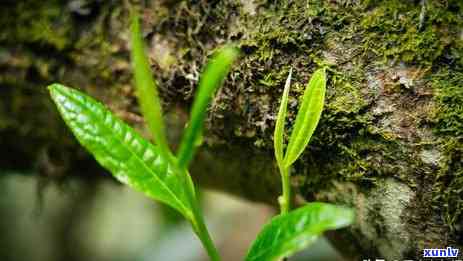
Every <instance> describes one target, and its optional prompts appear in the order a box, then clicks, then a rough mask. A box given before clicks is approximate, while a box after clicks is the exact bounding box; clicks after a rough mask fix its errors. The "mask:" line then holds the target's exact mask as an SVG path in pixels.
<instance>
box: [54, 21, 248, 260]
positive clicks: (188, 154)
mask: <svg viewBox="0 0 463 261" xmlns="http://www.w3.org/2000/svg"><path fill="white" fill-rule="evenodd" d="M131 41H132V62H133V71H134V76H135V77H134V78H135V85H136V90H137V96H138V101H139V103H140V107H141V111H142V114H143V116H144V119H145V120H146V122H147V125H148V129H149V130H150V131H151V133H152V135H153V138H154V142H155V144H152V143H150V142H149V141H147V140H145V139H144V138H142V137H141V136H140V135H139V134H138V133H137V132H136V131H135V130H134V129H132V128H131V127H130V126H128V125H127V124H125V123H124V122H123V121H121V120H120V119H118V118H117V117H116V116H114V115H113V114H112V113H111V112H110V111H109V110H108V109H107V108H106V107H105V106H104V105H102V104H101V103H99V102H98V101H96V100H94V99H93V98H91V97H89V96H87V95H85V94H83V93H81V92H79V91H77V90H75V89H71V88H68V87H65V86H63V85H60V84H52V85H50V86H49V87H48V88H49V90H50V94H51V97H52V99H53V101H54V102H55V104H56V106H57V108H58V110H59V112H60V114H61V116H62V117H63V119H64V121H65V122H66V124H67V125H68V127H69V128H70V129H71V131H72V132H73V133H74V135H75V136H76V138H77V139H78V140H79V142H80V143H81V144H82V145H83V146H84V147H85V148H86V149H87V150H88V151H89V152H90V153H91V154H92V155H93V156H94V157H95V159H96V160H97V161H98V162H99V163H100V164H101V165H102V166H103V167H105V168H106V169H108V170H109V171H110V172H111V173H112V174H113V175H114V177H115V178H116V179H118V180H119V181H120V182H122V183H124V184H127V185H129V186H130V187H133V188H134V189H136V190H139V191H141V192H143V193H144V194H146V195H147V196H149V197H151V198H152V199H155V200H158V201H161V202H163V203H165V204H167V205H169V206H171V207H172V208H174V209H175V210H177V211H178V212H180V213H181V214H182V215H183V216H184V217H185V218H186V219H187V220H188V221H189V222H190V223H191V225H192V227H193V230H194V232H195V233H196V234H197V236H198V238H199V239H200V240H201V242H202V243H203V245H204V247H205V249H206V251H207V253H208V255H209V256H210V259H211V260H213V261H217V260H220V257H219V254H218V252H217V249H216V247H215V246H214V244H213V242H212V239H211V237H210V235H209V232H208V230H207V228H206V225H205V223H204V218H203V215H202V212H201V209H200V207H199V203H198V199H197V195H196V192H195V187H194V185H193V181H192V180H191V177H190V175H189V173H188V170H187V168H188V164H189V162H190V161H191V159H192V158H193V156H194V153H195V149H196V148H195V141H196V140H197V139H198V138H199V137H200V136H201V132H202V128H203V123H204V119H205V116H206V111H207V106H208V104H209V103H210V101H211V99H212V97H213V95H214V93H215V92H216V90H217V89H218V88H219V86H220V85H221V83H222V82H223V80H224V78H225V77H226V75H227V74H228V72H229V71H230V68H231V65H232V64H233V62H234V61H235V60H236V58H237V57H238V55H239V52H238V50H237V49H236V48H234V47H232V46H226V47H223V48H222V49H220V50H218V51H217V52H216V53H215V54H214V55H213V58H212V59H211V61H210V62H209V63H208V64H207V65H206V69H205V70H204V72H203V74H202V76H201V80H200V85H199V89H198V92H197V94H196V98H195V101H194V103H193V108H192V112H191V118H190V122H189V124H188V128H187V129H186V132H185V135H184V137H183V139H182V141H181V146H180V150H179V153H178V157H176V156H174V153H173V152H172V151H171V150H170V148H169V145H168V143H167V138H166V133H165V124H164V119H163V115H162V108H161V101H160V98H159V94H158V90H157V84H156V81H155V79H154V78H153V76H152V73H151V69H150V66H149V62H148V58H147V56H146V54H145V47H144V43H143V39H142V36H141V29H140V24H139V20H138V16H137V15H136V14H135V13H133V14H132V25H131Z"/></svg>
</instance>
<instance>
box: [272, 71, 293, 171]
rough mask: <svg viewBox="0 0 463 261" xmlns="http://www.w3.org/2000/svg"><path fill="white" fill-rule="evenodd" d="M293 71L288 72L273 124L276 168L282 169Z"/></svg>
mask: <svg viewBox="0 0 463 261" xmlns="http://www.w3.org/2000/svg"><path fill="white" fill-rule="evenodd" d="M292 73H293V69H292V68H291V69H290V70H289V74H288V78H287V79H286V83H285V88H284V90H283V96H282V97H281V103H280V108H279V110H278V116H277V121H276V124H275V133H274V134H273V147H274V149H275V158H276V159H277V163H278V166H280V168H282V167H283V156H284V154H283V148H284V129H285V120H286V108H287V106H288V94H289V87H290V85H291V75H292Z"/></svg>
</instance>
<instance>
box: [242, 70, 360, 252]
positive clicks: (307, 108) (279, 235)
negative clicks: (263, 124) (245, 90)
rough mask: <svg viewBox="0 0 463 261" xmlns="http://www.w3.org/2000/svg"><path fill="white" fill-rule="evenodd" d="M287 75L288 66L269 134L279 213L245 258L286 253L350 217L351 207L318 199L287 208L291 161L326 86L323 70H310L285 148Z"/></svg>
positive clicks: (314, 119)
mask: <svg viewBox="0 0 463 261" xmlns="http://www.w3.org/2000/svg"><path fill="white" fill-rule="evenodd" d="M291 75H292V69H290V71H289V75H288V78H287V80H286V84H285V88H284V90H283V97H282V99H281V104H280V108H279V111H278V116H277V121H276V124H275V132H274V137H273V139H274V150H275V158H276V161H277V165H278V169H279V171H280V175H281V184H282V192H283V195H282V196H280V197H279V198H278V202H279V203H280V208H281V214H280V215H278V216H277V217H275V218H273V219H272V220H271V221H270V223H269V224H267V225H266V226H265V227H264V228H263V230H262V232H261V233H260V234H259V235H258V237H257V239H256V240H255V241H254V243H253V245H252V246H251V249H250V250H249V252H248V255H247V258H246V261H257V260H277V259H279V258H283V257H287V256H290V255H292V254H294V253H295V252H297V251H299V250H302V249H304V248H305V247H307V246H308V245H310V244H311V243H312V242H314V241H315V240H316V239H317V237H318V236H319V235H321V234H322V233H323V232H324V231H326V230H330V229H337V228H341V227H345V226H347V225H349V224H350V223H352V221H353V217H354V215H353V211H352V210H351V209H348V208H344V207H338V206H335V205H331V204H327V203H321V202H312V203H309V204H307V205H306V206H304V207H301V208H298V209H296V210H293V211H290V208H291V183H290V171H291V165H292V164H293V163H294V162H295V161H296V160H297V158H299V156H300V155H301V154H302V152H303V151H304V149H305V148H306V147H307V145H308V144H309V141H310V138H311V137H312V134H313V133H314V131H315V128H316V127H317V125H318V121H319V120H320V116H321V113H322V110H323V104H324V99H325V90H326V75H325V70H324V69H319V70H317V71H315V72H314V74H313V75H312V78H311V79H310V81H309V84H308V85H307V88H306V89H305V91H304V96H303V97H302V101H301V103H302V104H301V107H300V109H299V111H298V113H297V116H296V122H295V124H294V127H293V130H292V133H291V136H290V138H289V142H288V146H287V147H286V150H285V148H284V145H285V144H284V127H285V119H286V107H287V104H288V95H289V87H290V85H291Z"/></svg>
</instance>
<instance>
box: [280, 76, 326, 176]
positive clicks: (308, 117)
mask: <svg viewBox="0 0 463 261" xmlns="http://www.w3.org/2000/svg"><path fill="white" fill-rule="evenodd" d="M325 91H326V75H325V69H318V70H317V71H315V72H314V74H313V75H312V78H311V79H310V81H309V84H308V85H307V87H306V89H305V91H304V96H303V98H302V104H301V107H300V109H299V111H298V113H297V116H296V122H295V124H294V129H293V131H292V133H291V137H290V138H289V142H288V147H287V148H286V154H285V159H284V161H285V162H284V163H285V166H286V167H289V166H291V164H293V163H294V161H296V159H297V158H298V157H299V156H300V155H301V153H302V152H303V151H304V149H305V148H306V146H307V144H309V141H310V138H311V137H312V134H313V132H314V131H315V128H316V127H317V125H318V121H319V120H320V116H321V113H322V110H323V104H324V100H325Z"/></svg>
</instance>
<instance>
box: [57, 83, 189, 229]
mask: <svg viewBox="0 0 463 261" xmlns="http://www.w3.org/2000/svg"><path fill="white" fill-rule="evenodd" d="M48 88H49V90H50V94H51V97H52V99H53V101H54V102H55V104H56V106H57V107H58V110H59V112H60V114H61V116H62V117H63V119H64V121H65V122H66V124H67V125H68V126H69V128H70V129H71V130H72V132H73V133H74V135H75V136H76V137H77V139H78V140H79V142H80V143H81V144H82V145H83V146H84V147H85V148H86V149H87V150H88V151H89V152H90V153H91V154H93V156H94V157H95V159H96V160H97V161H98V162H99V163H100V164H101V165H102V166H103V167H105V168H106V169H108V170H109V171H110V172H111V173H112V174H113V175H114V177H116V178H117V179H118V180H119V181H120V182H122V183H124V184H127V185H129V186H131V187H133V188H135V189H136V190H139V191H141V192H143V193H145V194H146V195H147V196H149V197H151V198H153V199H156V200H159V201H161V202H164V203H165V204H167V205H170V206H171V207H173V208H174V209H176V210H178V211H179V212H180V213H182V214H183V215H184V216H185V217H186V218H188V219H190V220H191V217H192V213H191V207H190V204H189V201H188V199H187V196H186V193H185V191H184V189H183V188H182V184H181V183H180V182H179V180H178V178H177V176H176V175H174V173H172V171H171V168H170V167H168V168H167V171H162V169H163V168H162V167H161V166H165V165H166V163H164V162H163V160H162V158H161V157H160V155H159V148H158V147H157V146H154V145H152V144H151V143H149V142H148V141H146V140H145V139H143V138H142V137H141V136H140V135H139V134H138V133H137V132H136V131H135V130H133V129H132V128H130V127H129V126H128V125H127V124H125V123H124V122H122V121H121V120H119V119H118V118H117V117H115V116H114V115H113V114H112V113H111V112H110V111H109V110H108V109H107V108H105V107H104V106H103V105H102V104H101V103H99V102H97V101H95V100H94V99H92V98H91V97H89V96H87V95H85V94H83V93H81V92H79V91H77V90H74V89H71V88H67V87H65V86H62V85H60V84H53V85H50V86H49V87H48Z"/></svg>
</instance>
